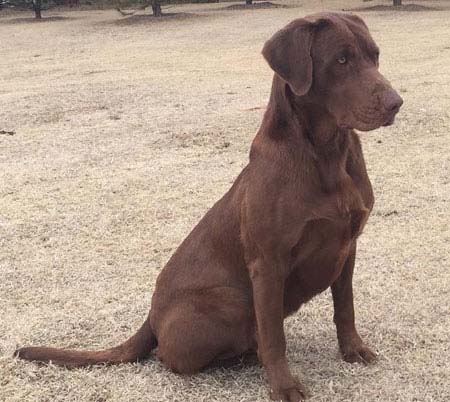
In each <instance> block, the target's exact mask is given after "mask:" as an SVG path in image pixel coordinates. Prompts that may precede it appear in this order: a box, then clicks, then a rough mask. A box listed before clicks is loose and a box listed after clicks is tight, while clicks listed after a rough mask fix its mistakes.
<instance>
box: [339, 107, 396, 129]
mask: <svg viewBox="0 0 450 402" xmlns="http://www.w3.org/2000/svg"><path fill="white" fill-rule="evenodd" d="M397 112H398V110H397V111H395V112H391V113H387V114H386V113H383V114H381V113H380V114H377V115H375V116H374V115H371V116H367V115H364V114H360V113H353V116H352V117H353V118H351V119H349V120H348V121H345V122H344V121H343V122H341V123H340V124H339V127H340V128H342V129H347V130H349V129H350V130H351V129H356V130H359V131H372V130H376V129H377V128H380V127H388V126H392V125H393V124H394V122H395V117H396V115H397Z"/></svg>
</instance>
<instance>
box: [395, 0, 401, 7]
mask: <svg viewBox="0 0 450 402" xmlns="http://www.w3.org/2000/svg"><path fill="white" fill-rule="evenodd" d="M401 5H402V0H394V6H401Z"/></svg>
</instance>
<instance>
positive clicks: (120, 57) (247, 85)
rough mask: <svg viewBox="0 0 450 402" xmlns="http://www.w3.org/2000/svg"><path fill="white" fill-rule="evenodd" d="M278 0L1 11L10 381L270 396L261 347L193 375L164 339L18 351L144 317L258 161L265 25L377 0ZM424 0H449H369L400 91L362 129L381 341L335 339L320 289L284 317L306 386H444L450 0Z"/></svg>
mask: <svg viewBox="0 0 450 402" xmlns="http://www.w3.org/2000/svg"><path fill="white" fill-rule="evenodd" d="M283 4H284V5H289V7H285V8H273V9H258V10H249V11H242V10H240V11H231V10H224V9H223V4H213V5H204V4H203V5H202V4H199V5H186V6H173V7H172V8H171V9H170V12H173V13H177V12H180V13H186V14H181V16H180V17H179V18H171V19H168V20H165V21H151V20H148V19H145V18H144V19H143V18H135V19H133V20H129V21H128V22H124V19H123V17H121V16H120V15H119V14H118V13H117V12H116V11H114V10H102V11H64V10H63V11H61V10H59V11H57V12H54V13H53V14H51V15H53V16H54V17H65V18H52V19H51V20H48V21H43V22H40V23H35V22H33V21H30V20H22V18H23V17H24V16H22V15H13V16H11V15H9V16H5V17H2V18H0V35H1V36H0V37H1V38H2V40H1V41H0V54H1V59H0V70H1V76H0V273H1V276H0V278H1V279H0V304H1V306H2V308H1V316H0V356H1V358H0V400H1V401H5V402H15V401H20V402H31V401H39V402H44V401H91V402H94V401H95V402H100V401H108V402H109V401H111V402H112V401H127V402H137V401H146V402H149V401H155V402H156V401H158V402H164V401H187V402H201V401H218V402H220V401H227V402H229V401H241V402H244V401H245V402H248V401H265V400H268V393H267V392H268V389H267V385H266V381H265V378H264V373H263V371H262V369H261V368H260V367H258V366H253V367H236V368H233V369H230V370H224V369H216V370H209V371H207V372H204V373H202V374H199V375H195V376H192V377H180V376H178V375H175V374H172V373H170V372H169V371H167V370H166V369H165V368H164V367H163V366H162V365H161V364H160V362H158V361H157V360H156V358H154V357H152V358H150V359H149V360H148V361H145V362H143V363H140V364H124V365H119V366H115V367H94V368H88V369H79V370H66V369H64V368H57V367H54V366H44V367H39V366H37V365H35V364H31V363H28V362H23V361H19V360H16V359H13V358H12V353H13V351H14V349H15V348H16V347H17V346H18V345H20V346H24V345H43V344H45V345H53V346H65V347H80V348H88V347H89V348H102V347H107V346H112V345H116V344H118V343H119V342H121V341H122V340H124V339H125V338H127V337H128V336H129V335H131V334H132V333H133V332H134V331H135V330H136V329H137V328H138V327H139V326H140V324H141V323H142V321H143V320H144V318H145V316H146V314H147V311H148V307H149V304H150V298H151V295H152V290H153V288H154V284H155V279H156V277H157V275H158V273H159V272H160V270H161V269H162V267H163V266H164V263H165V262H166V261H167V259H168V258H169V257H170V255H171V254H172V253H173V251H174V250H175V248H176V247H177V245H178V244H179V243H180V242H181V240H182V239H183V238H184V237H185V236H186V235H187V234H188V233H189V231H190V229H191V228H192V227H193V225H194V224H195V223H196V222H197V221H198V220H199V218H200V217H201V216H202V215H203V214H204V213H205V212H206V211H207V209H208V208H209V207H210V206H211V205H212V204H213V203H214V201H215V200H217V199H218V198H220V197H221V195H222V194H223V193H224V192H225V191H226V190H227V189H228V188H229V186H230V184H231V183H232V182H233V180H234V179H235V177H236V176H237V174H238V173H239V171H240V170H241V169H242V167H243V166H245V164H246V163H247V160H248V150H249V146H250V143H251V141H252V138H253V136H254V134H255V132H256V130H257V129H258V126H259V123H260V121H261V118H262V115H263V112H264V107H265V105H266V102H267V99H268V95H269V91H270V85H271V77H272V72H271V71H270V69H269V67H268V66H267V65H266V63H265V62H264V60H263V58H262V56H261V54H260V50H261V48H262V45H263V43H264V41H265V40H266V39H267V38H269V37H270V35H271V34H272V33H273V32H275V31H276V30H277V29H279V28H280V27H282V26H283V25H284V24H286V23H287V22H288V21H290V20H291V19H293V18H296V17H299V16H302V15H305V14H308V13H311V12H316V11H320V10H325V9H331V10H340V9H343V8H355V7H360V6H365V5H366V4H369V5H370V6H372V5H374V4H378V3H377V2H376V1H373V2H370V3H362V2H360V1H350V0H346V1H343V0H339V1H327V0H323V1H320V2H317V1H312V0H304V1H301V2H299V3H285V2H283ZM385 4H386V3H385ZM419 4H422V5H426V6H433V7H441V8H443V9H442V10H440V11H423V10H422V11H420V9H419V11H415V12H412V11H411V12H397V11H392V10H391V11H370V12H368V11H360V12H359V15H361V16H362V17H363V18H364V19H365V20H366V22H367V24H368V25H369V27H370V29H371V32H372V34H373V36H374V38H375V39H376V41H377V42H378V44H379V46H380V48H381V70H382V72H383V73H384V74H385V75H386V76H387V77H388V78H389V79H390V80H391V82H392V84H393V86H394V87H395V88H397V89H398V91H399V92H400V93H401V95H402V96H403V98H404V100H405V104H404V106H403V108H402V110H401V112H400V114H399V116H398V118H397V122H396V124H395V125H394V126H392V127H389V128H382V129H379V130H376V131H374V132H370V133H361V140H362V142H363V148H364V152H365V157H366V163H367V166H368V170H369V174H370V177H371V180H372V183H373V186H374V191H375V195H376V205H375V209H374V211H373V214H372V216H371V218H370V220H369V222H368V225H367V226H366V229H365V232H364V234H363V235H362V237H361V239H360V242H359V254H358V257H357V268H356V274H355V303H356V311H357V322H358V327H359V329H360V332H361V335H362V336H363V338H364V339H365V340H366V341H367V343H368V344H370V345H373V346H374V347H375V348H376V350H377V351H378V353H379V360H378V362H377V363H376V364H374V365H371V366H368V367H364V366H360V365H350V364H347V363H344V362H343V361H342V360H341V359H340V357H339V354H338V350H337V342H336V337H335V331H334V325H333V323H332V304H331V297H330V294H329V292H325V293H324V294H323V295H321V296H320V297H318V298H316V299H315V300H313V301H312V302H310V303H309V304H308V305H307V306H305V307H304V308H302V310H301V311H300V312H299V313H298V314H296V315H294V316H293V317H292V318H290V319H288V320H287V322H286V325H285V327H286V337H287V342H288V357H289V361H290V363H291V367H292V370H293V372H294V373H295V374H297V375H298V376H299V377H300V378H301V379H302V381H303V382H304V383H305V384H306V385H307V387H308V388H309V389H310V391H311V393H312V395H313V396H312V397H311V399H310V400H311V402H319V401H323V402H325V401H334V402H344V401H358V402H375V401H384V402H389V401H399V402H410V401H419V402H427V401H429V402H448V401H449V400H450V359H449V356H450V339H449V337H450V335H449V328H450V314H449V313H450V312H449V300H450V270H449V268H450V247H449V244H450V223H449V221H450V219H449V205H450V204H449V203H450V176H449V172H450V79H449V64H450V25H449V23H448V21H449V20H450V3H449V2H448V1H441V2H440V3H439V2H433V1H426V2H422V3H419ZM44 14H45V15H47V16H48V15H49V13H48V12H45V13H44ZM1 130H3V133H2V131H1ZM5 131H10V132H13V133H14V134H13V135H10V134H7V133H5Z"/></svg>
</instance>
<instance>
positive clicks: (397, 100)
mask: <svg viewBox="0 0 450 402" xmlns="http://www.w3.org/2000/svg"><path fill="white" fill-rule="evenodd" d="M402 105H403V99H402V97H401V96H400V95H399V94H398V93H397V92H395V91H394V90H390V91H386V93H385V95H384V107H385V109H386V110H387V111H388V112H392V113H397V112H398V111H399V110H400V108H401V107H402Z"/></svg>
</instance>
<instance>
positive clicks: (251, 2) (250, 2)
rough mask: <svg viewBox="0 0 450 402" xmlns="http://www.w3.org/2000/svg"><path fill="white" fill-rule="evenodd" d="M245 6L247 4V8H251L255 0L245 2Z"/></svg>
mask: <svg viewBox="0 0 450 402" xmlns="http://www.w3.org/2000/svg"><path fill="white" fill-rule="evenodd" d="M245 4H247V6H251V5H252V4H253V0H245Z"/></svg>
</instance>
